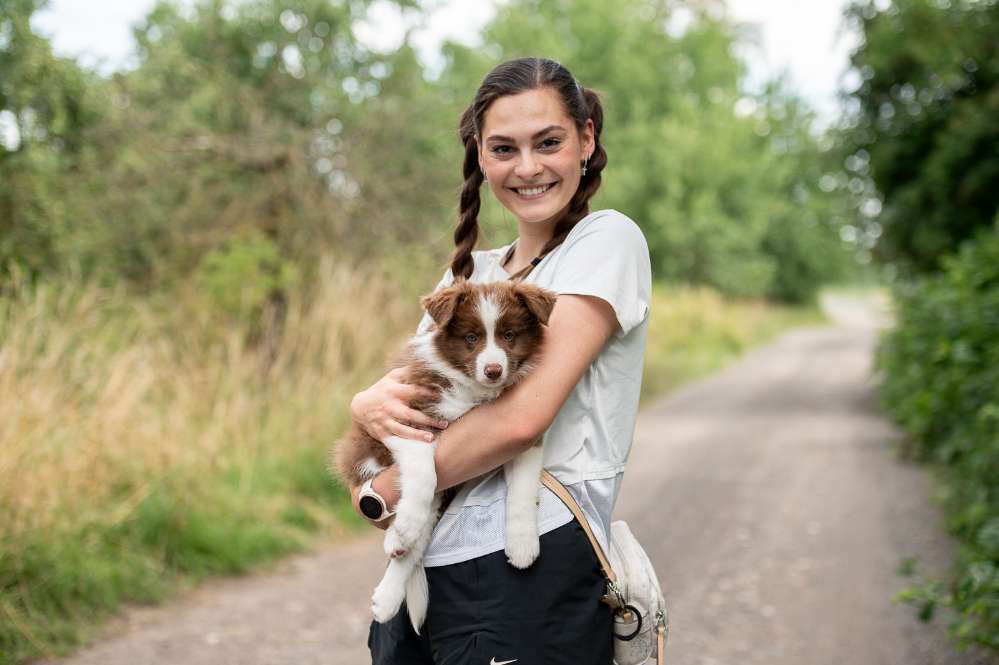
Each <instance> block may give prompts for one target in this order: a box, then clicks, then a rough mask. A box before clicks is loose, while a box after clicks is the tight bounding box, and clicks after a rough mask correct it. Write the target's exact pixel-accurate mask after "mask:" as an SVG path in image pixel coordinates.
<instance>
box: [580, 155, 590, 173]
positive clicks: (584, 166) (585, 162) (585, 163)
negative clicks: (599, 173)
mask: <svg viewBox="0 0 999 665" xmlns="http://www.w3.org/2000/svg"><path fill="white" fill-rule="evenodd" d="M589 163H590V158H589V157H587V158H586V159H584V160H583V164H582V166H583V173H582V174H583V175H586V165H587V164H589Z"/></svg>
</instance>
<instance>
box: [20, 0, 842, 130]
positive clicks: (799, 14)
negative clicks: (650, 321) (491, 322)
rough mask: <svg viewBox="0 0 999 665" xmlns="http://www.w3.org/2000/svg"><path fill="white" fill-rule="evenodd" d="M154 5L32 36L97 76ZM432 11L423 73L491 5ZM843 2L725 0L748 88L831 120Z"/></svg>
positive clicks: (65, 5) (378, 23)
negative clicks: (742, 41) (778, 82)
mask: <svg viewBox="0 0 999 665" xmlns="http://www.w3.org/2000/svg"><path fill="white" fill-rule="evenodd" d="M154 4H155V0H99V1H97V2H95V1H94V0H50V3H49V7H48V9H46V10H44V11H42V12H39V13H38V14H37V15H36V16H35V18H34V20H33V25H34V27H35V29H36V30H37V31H38V32H40V33H41V34H44V35H46V36H48V37H50V38H51V39H52V43H53V47H54V49H55V51H56V53H58V54H60V55H65V56H73V57H76V58H78V59H79V61H80V62H81V63H82V64H84V65H86V66H89V67H96V68H97V69H99V70H100V71H102V72H105V73H107V72H110V71H113V70H115V69H121V68H126V67H129V66H130V64H131V63H133V62H134V46H133V42H132V35H131V26H132V25H133V24H135V23H137V22H139V21H141V19H142V18H143V16H145V14H146V13H147V12H148V11H149V9H150V8H151V7H152V6H153V5H154ZM424 4H425V5H429V6H431V7H435V8H436V9H433V10H432V11H431V12H430V13H429V17H428V19H427V20H426V22H425V24H424V25H423V26H419V27H416V28H415V29H414V32H413V42H414V45H415V46H416V48H417V50H418V52H419V53H420V56H421V59H422V60H423V62H424V63H425V64H426V65H427V66H428V67H429V68H430V69H431V71H432V70H433V69H434V68H435V67H437V66H439V63H440V58H439V47H440V45H441V43H442V42H443V41H444V40H445V39H453V40H456V41H462V42H465V43H471V44H473V45H474V39H473V40H472V41H470V40H469V35H473V36H474V35H475V34H476V33H477V32H478V31H479V29H480V28H481V27H482V26H483V25H485V24H486V23H487V22H488V21H489V19H490V18H491V17H492V16H493V14H494V9H493V3H492V1H491V0H428V1H427V2H425V3H424ZM845 4H846V0H807V1H803V0H728V6H729V11H730V12H731V15H732V16H733V17H734V18H735V19H737V20H739V21H741V22H745V23H750V24H753V25H754V26H755V28H754V29H755V31H756V34H757V36H758V44H757V45H756V46H753V47H750V48H748V49H746V50H745V52H744V53H743V56H744V57H745V58H746V60H747V62H748V63H749V83H750V85H751V86H753V85H757V86H758V85H759V84H760V83H762V82H763V81H766V80H768V79H770V78H772V77H774V76H777V75H779V74H781V73H786V75H787V77H788V80H789V83H790V86H791V87H792V89H794V90H796V91H797V92H798V93H799V94H800V95H801V96H802V97H804V98H805V99H806V100H807V101H808V102H809V103H810V104H811V105H812V107H813V108H814V109H815V110H816V111H817V113H818V116H819V120H820V124H829V123H831V122H832V121H833V120H834V119H835V117H836V116H837V115H838V113H839V109H840V104H839V102H838V100H837V96H836V92H837V90H838V89H839V88H840V87H842V86H843V85H850V83H851V81H852V76H849V75H848V76H847V78H846V79H842V77H843V75H844V73H845V72H846V68H847V63H848V57H849V52H850V50H851V49H852V48H853V47H854V46H855V44H856V40H857V38H856V36H855V35H853V34H851V33H844V32H843V29H842V19H841V14H842V11H843V7H844V6H845ZM369 16H370V20H369V21H368V22H366V23H365V24H364V25H360V26H358V27H357V29H356V32H357V36H358V38H359V39H361V40H362V41H364V42H365V43H366V44H368V45H370V46H372V47H375V48H381V49H390V48H392V47H394V46H397V45H398V44H399V43H401V41H402V38H403V34H404V33H405V30H406V28H407V27H409V26H411V25H412V24H413V18H414V16H415V14H414V13H410V14H408V15H407V14H402V13H400V11H399V10H398V9H397V8H395V7H394V6H393V5H392V4H391V3H389V2H386V1H384V0H377V1H376V2H375V3H374V4H373V5H372V9H371V11H370V14H369Z"/></svg>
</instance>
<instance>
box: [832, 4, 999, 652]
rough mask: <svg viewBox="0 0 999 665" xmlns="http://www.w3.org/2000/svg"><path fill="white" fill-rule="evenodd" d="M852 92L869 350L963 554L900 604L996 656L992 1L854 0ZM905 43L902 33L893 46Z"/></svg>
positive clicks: (997, 133) (996, 239) (997, 23)
mask: <svg viewBox="0 0 999 665" xmlns="http://www.w3.org/2000/svg"><path fill="white" fill-rule="evenodd" d="M849 14H850V18H851V20H852V21H853V22H854V24H855V25H856V27H857V28H858V30H859V32H860V34H861V35H862V36H863V40H862V43H861V46H860V47H859V48H858V49H857V50H856V51H855V52H854V54H853V65H854V67H855V69H856V71H857V72H859V73H860V75H861V77H860V83H859V85H858V86H857V88H856V90H855V91H854V92H853V95H852V97H853V99H852V101H853V103H854V109H855V112H854V113H852V114H850V116H849V117H848V118H846V119H845V120H844V126H843V129H844V139H845V140H844V146H845V148H846V153H847V157H846V158H845V163H846V165H847V168H848V169H849V170H851V171H852V172H853V173H854V174H855V175H854V177H855V178H856V181H857V186H856V190H857V191H858V192H859V193H860V195H859V197H858V199H859V200H858V202H859V205H860V208H861V210H862V212H863V213H864V214H862V215H861V217H860V218H859V223H858V226H857V229H856V233H857V234H858V235H867V236H877V237H878V242H877V243H876V255H877V258H878V259H879V261H880V262H882V263H883V264H885V265H888V266H890V269H891V271H892V274H894V275H896V279H895V284H894V296H895V297H894V300H895V303H896V318H897V322H898V323H897V326H896V328H895V329H894V330H892V331H890V332H889V333H887V334H886V335H885V337H884V338H883V339H882V341H881V345H880V348H879V351H878V367H879V368H880V371H881V374H882V386H881V394H882V397H883V402H884V405H885V408H886V409H887V411H888V412H889V413H890V414H891V415H892V416H893V417H894V418H895V419H896V420H897V421H898V422H899V423H900V424H901V426H902V427H903V428H904V429H905V431H906V432H907V433H908V435H909V436H908V441H907V446H906V449H907V451H908V452H909V453H910V454H911V455H913V456H914V457H915V458H916V459H919V460H921V461H923V462H924V463H926V464H927V465H929V467H930V468H931V469H933V471H934V472H935V476H936V478H937V479H938V482H939V487H940V491H939V498H940V502H941V505H942V507H943V509H944V513H945V515H946V521H947V525H948V527H949V528H950V531H951V533H952V534H953V535H954V536H955V537H956V539H957V542H958V543H959V550H960V554H959V556H958V558H957V561H956V562H955V565H954V568H953V570H952V571H950V572H949V573H948V574H947V575H946V576H945V577H944V579H933V578H927V577H925V575H924V574H923V573H922V571H919V567H918V565H912V562H911V561H908V562H905V564H904V565H903V566H902V569H903V571H904V572H905V573H906V574H909V575H915V576H916V580H915V583H914V585H913V586H912V587H910V588H909V589H908V590H907V591H906V592H905V593H903V594H901V599H902V600H905V601H907V602H910V603H912V604H913V605H915V606H916V607H917V608H918V611H919V613H920V616H921V617H923V618H925V619H929V618H930V617H932V616H933V614H934V612H935V610H936V609H937V608H938V607H944V608H948V609H949V610H953V616H954V617H955V618H954V619H953V620H952V621H951V625H950V630H951V634H952V635H953V636H954V637H955V638H956V640H957V643H958V644H959V645H961V646H967V645H978V646H981V647H984V648H986V649H989V650H991V651H993V652H995V651H999V125H997V123H996V118H997V117H999V42H997V41H996V38H995V36H996V34H999V3H997V2H994V1H989V2H975V1H972V0H960V1H955V2H927V1H924V0H905V1H901V0H896V1H895V2H890V3H877V2H858V3H855V4H854V5H853V6H852V8H851V9H850V12H849ZM901 35H905V38H900V36H901Z"/></svg>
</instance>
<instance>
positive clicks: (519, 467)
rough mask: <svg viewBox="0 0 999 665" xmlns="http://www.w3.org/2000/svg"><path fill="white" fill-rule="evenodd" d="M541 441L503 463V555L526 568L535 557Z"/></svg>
mask: <svg viewBox="0 0 999 665" xmlns="http://www.w3.org/2000/svg"><path fill="white" fill-rule="evenodd" d="M541 465H542V448H541V443H540V442H539V443H536V444H535V445H534V446H532V447H531V448H529V449H528V450H526V451H524V452H523V453H521V454H520V455H518V456H517V457H514V458H513V459H512V460H510V461H509V462H507V463H506V464H504V465H503V475H504V476H505V477H506V548H505V552H506V556H507V560H508V561H509V562H510V565H512V566H513V567H515V568H527V567H528V566H530V565H531V564H532V563H534V560H535V559H537V558H538V553H539V552H540V550H541V544H540V542H539V541H538V490H539V488H540V480H541Z"/></svg>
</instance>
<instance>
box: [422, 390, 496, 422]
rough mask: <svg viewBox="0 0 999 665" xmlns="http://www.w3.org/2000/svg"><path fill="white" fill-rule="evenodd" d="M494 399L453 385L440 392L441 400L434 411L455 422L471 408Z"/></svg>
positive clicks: (491, 395) (489, 395) (492, 395)
mask: <svg viewBox="0 0 999 665" xmlns="http://www.w3.org/2000/svg"><path fill="white" fill-rule="evenodd" d="M496 392H497V393H498V392H499V391H496ZM495 397H496V395H494V394H488V395H487V394H483V393H482V392H480V391H473V390H469V389H468V388H467V387H466V386H462V385H454V386H452V387H451V388H448V389H447V390H444V391H442V392H441V399H440V401H439V402H437V404H436V405H435V406H434V410H435V411H436V412H437V413H438V415H440V417H441V418H444V419H445V420H448V421H451V420H457V419H458V418H460V417H461V416H463V415H465V414H466V413H467V412H468V410H469V409H471V408H472V407H473V406H476V405H478V404H481V403H482V402H485V401H487V400H490V399H495Z"/></svg>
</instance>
